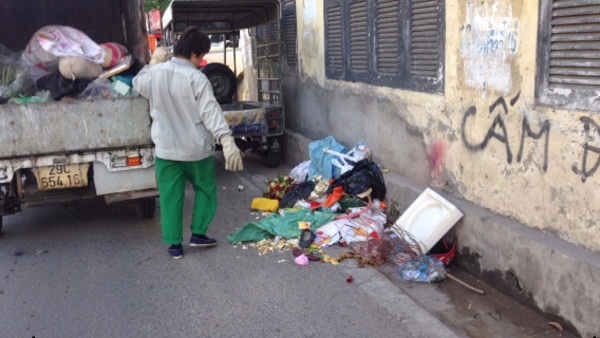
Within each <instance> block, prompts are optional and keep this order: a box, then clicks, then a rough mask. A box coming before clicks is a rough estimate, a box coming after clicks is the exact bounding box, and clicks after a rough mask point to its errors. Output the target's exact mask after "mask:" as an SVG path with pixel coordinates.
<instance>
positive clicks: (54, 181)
mask: <svg viewBox="0 0 600 338" xmlns="http://www.w3.org/2000/svg"><path fill="white" fill-rule="evenodd" d="M89 167H90V165H89V164H87V163H85V164H56V165H53V166H49V167H39V168H37V170H34V171H35V172H36V177H37V185H38V189H39V190H53V189H65V188H76V187H85V186H87V185H88V179H87V172H88V168H89Z"/></svg>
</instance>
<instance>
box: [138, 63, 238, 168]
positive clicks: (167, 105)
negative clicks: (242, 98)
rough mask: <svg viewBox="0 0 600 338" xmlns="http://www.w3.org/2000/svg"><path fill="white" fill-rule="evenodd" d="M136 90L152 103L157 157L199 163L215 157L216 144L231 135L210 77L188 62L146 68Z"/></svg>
mask: <svg viewBox="0 0 600 338" xmlns="http://www.w3.org/2000/svg"><path fill="white" fill-rule="evenodd" d="M133 88H134V89H135V91H137V92H138V93H139V94H140V95H142V96H143V97H145V98H147V99H148V100H149V101H150V116H151V117H152V129H151V135H152V140H153V141H154V144H155V146H156V156H158V157H159V158H162V159H165V160H172V161H198V160H201V159H204V158H206V157H208V156H211V155H212V154H213V149H214V147H213V144H214V142H215V141H218V140H220V139H221V136H223V135H227V134H231V130H230V129H229V126H228V125H227V122H226V121H225V118H224V117H223V112H222V111H221V107H220V106H219V103H217V101H216V99H215V96H214V94H213V91H212V87H211V84H210V82H209V81H208V79H207V78H206V76H205V75H204V74H203V73H202V72H200V71H199V70H197V69H196V67H195V66H194V65H193V64H192V63H191V62H190V61H188V60H185V59H182V58H177V57H174V58H172V59H171V60H169V61H167V62H163V63H159V64H156V65H152V66H146V67H144V68H143V69H142V70H141V71H140V72H139V73H138V74H137V75H136V76H135V77H134V79H133Z"/></svg>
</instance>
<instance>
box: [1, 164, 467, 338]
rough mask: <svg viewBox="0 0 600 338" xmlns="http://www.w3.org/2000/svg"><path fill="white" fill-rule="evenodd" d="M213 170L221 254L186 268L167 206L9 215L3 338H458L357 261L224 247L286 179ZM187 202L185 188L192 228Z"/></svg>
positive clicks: (210, 253) (190, 257)
mask: <svg viewBox="0 0 600 338" xmlns="http://www.w3.org/2000/svg"><path fill="white" fill-rule="evenodd" d="M218 165H219V169H218V182H219V187H220V189H219V209H218V211H217V215H216V217H215V219H214V221H213V223H212V225H211V227H210V229H209V231H208V235H209V236H211V237H214V238H216V239H217V240H218V241H219V245H218V246H217V247H215V248H211V249H192V248H189V247H187V246H184V250H185V253H184V257H183V258H182V259H180V260H173V259H172V258H170V257H169V256H168V254H167V252H166V246H165V245H163V244H162V242H161V236H160V221H159V219H160V217H159V214H160V207H157V210H156V216H155V217H154V218H151V219H138V218H137V217H136V215H135V212H134V211H133V208H132V207H131V206H127V205H120V206H105V205H103V204H102V203H97V202H89V203H85V204H81V205H78V206H75V207H61V206H44V207H38V208H27V209H24V210H23V212H21V213H18V214H16V215H11V216H5V217H4V229H3V235H2V236H1V237H0V336H1V337H33V336H35V337H36V338H40V337H375V336H377V337H454V336H456V333H455V332H454V331H453V329H451V328H449V327H447V326H445V325H444V324H442V323H441V322H440V321H439V320H438V319H436V318H435V317H434V316H433V315H431V314H430V313H429V312H427V311H425V310H423V308H421V307H420V306H418V305H417V304H416V303H415V302H414V301H413V300H412V299H411V298H410V297H408V296H407V295H406V294H405V293H403V292H402V291H400V289H399V288H397V287H396V286H394V284H393V283H391V282H390V281H389V280H388V279H387V278H386V277H385V276H384V275H382V274H381V273H379V272H378V271H377V270H375V269H372V268H357V267H356V264H355V263H354V262H353V261H350V260H347V261H344V262H343V263H342V265H340V266H334V265H331V264H327V263H319V262H317V263H314V262H311V264H309V265H308V266H299V265H297V264H295V263H294V257H293V255H292V253H291V252H290V251H285V252H281V253H279V252H275V253H270V254H266V255H262V256H260V255H258V251H257V250H256V249H254V248H247V249H244V248H243V246H241V245H234V244H231V243H228V242H227V241H226V237H227V235H228V234H230V233H232V232H234V231H236V229H237V228H239V227H242V226H243V225H245V224H246V223H248V222H251V221H254V220H255V217H256V215H255V214H252V213H251V212H250V203H251V201H252V199H253V198H254V197H260V196H261V195H262V193H263V192H265V191H266V184H265V180H266V179H270V178H273V177H275V175H276V174H277V173H282V174H287V173H288V172H289V170H290V168H288V167H284V166H281V167H279V168H276V169H266V168H264V167H263V166H261V165H260V161H259V159H258V158H257V157H255V156H253V155H250V156H247V157H246V158H245V166H246V170H245V171H244V172H242V173H231V172H226V171H225V170H224V169H223V162H222V160H221V159H220V158H218ZM239 186H243V188H244V189H243V190H242V191H239V190H238V187H239ZM192 198H193V194H192V191H191V190H190V189H188V191H187V195H186V211H185V220H186V221H188V222H189V220H190V219H191V202H192ZM189 235H190V232H189V229H185V231H184V237H185V238H189ZM348 275H352V276H353V278H354V281H353V282H352V283H347V282H346V279H347V277H348ZM458 334H459V335H462V336H464V334H460V333H458Z"/></svg>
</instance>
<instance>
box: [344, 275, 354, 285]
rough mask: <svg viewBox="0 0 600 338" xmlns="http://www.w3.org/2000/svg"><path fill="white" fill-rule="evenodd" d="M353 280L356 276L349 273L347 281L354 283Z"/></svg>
mask: <svg viewBox="0 0 600 338" xmlns="http://www.w3.org/2000/svg"><path fill="white" fill-rule="evenodd" d="M353 280H354V278H353V277H352V275H348V278H346V283H352V281H353Z"/></svg>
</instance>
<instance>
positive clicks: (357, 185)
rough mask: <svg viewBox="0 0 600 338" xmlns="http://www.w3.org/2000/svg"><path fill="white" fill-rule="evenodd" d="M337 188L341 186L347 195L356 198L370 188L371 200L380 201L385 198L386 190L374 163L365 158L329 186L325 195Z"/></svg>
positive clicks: (381, 176) (377, 167)
mask: <svg viewBox="0 0 600 338" xmlns="http://www.w3.org/2000/svg"><path fill="white" fill-rule="evenodd" d="M338 186H342V187H343V188H344V192H345V193H346V194H348V195H352V196H356V195H359V194H361V193H363V192H365V191H366V190H367V189H369V188H371V189H372V192H371V197H372V198H374V199H378V200H380V201H383V199H384V198H385V193H386V188H385V181H384V180H383V175H382V174H381V170H380V169H379V166H378V165H377V164H376V163H375V162H372V161H371V160H369V159H366V158H365V159H363V160H360V161H358V162H356V164H355V165H354V168H352V169H351V170H349V171H347V172H345V173H343V174H342V175H341V176H340V177H339V178H338V179H337V180H335V181H334V182H333V183H332V184H331V185H329V188H328V189H327V193H328V194H331V193H332V192H333V189H335V188H336V187H338Z"/></svg>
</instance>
